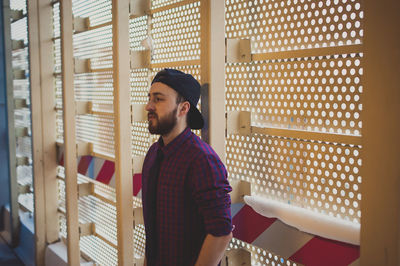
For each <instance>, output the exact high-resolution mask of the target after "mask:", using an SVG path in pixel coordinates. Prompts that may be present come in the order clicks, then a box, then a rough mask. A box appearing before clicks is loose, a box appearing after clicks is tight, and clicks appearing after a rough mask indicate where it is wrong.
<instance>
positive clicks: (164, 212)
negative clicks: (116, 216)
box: [142, 128, 232, 265]
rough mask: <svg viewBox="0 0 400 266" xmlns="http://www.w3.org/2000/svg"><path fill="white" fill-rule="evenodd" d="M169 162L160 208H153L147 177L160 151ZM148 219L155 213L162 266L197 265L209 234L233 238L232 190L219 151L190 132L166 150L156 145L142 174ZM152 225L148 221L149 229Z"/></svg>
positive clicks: (162, 171)
mask: <svg viewBox="0 0 400 266" xmlns="http://www.w3.org/2000/svg"><path fill="white" fill-rule="evenodd" d="M158 149H161V151H162V152H163V155H164V158H163V161H162V163H161V168H160V174H159V178H158V185H157V203H156V204H157V209H156V210H154V209H149V207H148V206H149V205H148V203H147V200H146V198H147V196H146V192H147V191H148V182H147V180H148V176H149V172H150V168H151V167H152V165H153V164H154V161H155V158H156V155H157V151H158ZM142 184H143V187H142V189H143V190H142V193H143V194H142V199H143V212H144V217H147V214H148V213H147V212H156V213H153V215H154V214H155V215H156V217H157V218H156V230H157V232H158V236H149V235H148V232H146V238H147V239H149V238H150V237H157V238H158V239H157V242H158V244H157V247H158V248H157V253H158V255H157V259H156V261H157V263H156V264H157V265H193V264H194V263H195V262H196V259H197V257H198V255H199V252H200V249H201V246H202V244H203V241H204V238H205V237H206V235H207V234H212V235H214V236H223V235H228V234H229V233H230V232H231V231H232V221H231V210H230V205H231V200H230V196H229V194H228V193H229V192H230V191H231V190H232V189H231V187H230V185H229V183H228V180H227V172H226V169H225V167H224V165H223V164H222V162H221V160H220V159H219V157H218V155H217V154H216V153H215V151H214V150H213V149H212V148H211V147H210V146H209V145H208V144H206V143H205V142H203V141H202V140H201V139H200V138H199V137H198V136H196V135H195V134H194V133H192V132H191V130H190V129H189V128H186V129H185V130H184V131H183V132H182V133H181V134H180V135H179V136H178V137H176V138H175V139H174V140H173V141H171V142H170V143H169V144H168V145H166V146H164V145H163V142H162V138H160V139H159V141H158V142H156V143H154V144H153V145H152V146H151V147H150V149H149V151H148V153H147V155H146V158H145V161H144V164H143V172H142ZM148 223H149V221H146V219H145V226H146V224H148Z"/></svg>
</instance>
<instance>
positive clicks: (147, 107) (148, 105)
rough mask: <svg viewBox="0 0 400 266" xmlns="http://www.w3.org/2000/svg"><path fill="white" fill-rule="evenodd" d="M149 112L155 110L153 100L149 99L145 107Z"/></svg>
mask: <svg viewBox="0 0 400 266" xmlns="http://www.w3.org/2000/svg"><path fill="white" fill-rule="evenodd" d="M145 110H146V111H147V112H149V111H152V110H154V104H153V103H152V102H151V101H148V102H147V104H146V107H145Z"/></svg>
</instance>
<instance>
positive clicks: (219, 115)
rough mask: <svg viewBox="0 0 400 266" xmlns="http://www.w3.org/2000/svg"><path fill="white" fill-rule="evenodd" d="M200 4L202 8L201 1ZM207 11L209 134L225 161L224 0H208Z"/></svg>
mask: <svg viewBox="0 0 400 266" xmlns="http://www.w3.org/2000/svg"><path fill="white" fill-rule="evenodd" d="M200 5H201V9H203V3H201V4H200ZM209 12H210V15H209V16H210V18H209V21H210V26H209V36H210V37H209V39H208V42H209V44H208V49H210V51H209V53H208V56H209V58H208V60H209V65H208V67H209V73H208V75H209V84H210V85H209V106H210V110H209V119H210V120H209V122H210V125H209V136H210V144H211V146H212V147H213V149H214V150H215V151H216V152H217V154H218V156H219V157H220V158H221V160H222V161H223V162H225V104H224V103H225V91H224V90H223V89H222V88H224V87H225V1H213V0H211V1H209ZM201 53H203V51H201ZM204 60H207V59H205V58H204Z"/></svg>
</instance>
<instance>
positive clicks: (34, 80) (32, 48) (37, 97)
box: [27, 0, 46, 265]
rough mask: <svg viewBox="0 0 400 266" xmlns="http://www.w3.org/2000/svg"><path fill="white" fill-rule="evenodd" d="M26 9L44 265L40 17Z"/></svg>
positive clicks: (38, 237)
mask: <svg viewBox="0 0 400 266" xmlns="http://www.w3.org/2000/svg"><path fill="white" fill-rule="evenodd" d="M27 5H28V35H29V36H28V37H29V38H28V39H29V61H30V62H29V66H30V69H29V73H30V75H29V76H30V87H31V115H32V159H33V191H34V206H35V211H34V216H35V257H36V258H35V261H36V264H37V265H44V252H45V247H46V228H45V225H46V222H45V194H44V173H43V159H44V158H43V144H42V117H41V105H42V101H41V93H40V50H39V17H38V15H39V14H38V1H37V0H32V1H28V2H27Z"/></svg>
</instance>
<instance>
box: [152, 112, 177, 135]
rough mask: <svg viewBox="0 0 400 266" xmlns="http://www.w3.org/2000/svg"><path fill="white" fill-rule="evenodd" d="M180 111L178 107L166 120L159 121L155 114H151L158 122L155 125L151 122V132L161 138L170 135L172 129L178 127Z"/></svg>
mask: <svg viewBox="0 0 400 266" xmlns="http://www.w3.org/2000/svg"><path fill="white" fill-rule="evenodd" d="M177 111H178V107H176V108H175V109H174V110H173V111H172V112H170V113H169V114H167V115H166V116H165V117H164V118H161V119H159V118H158V115H157V114H156V113H154V112H149V114H152V115H154V118H153V120H157V121H156V123H155V125H153V124H154V123H152V122H151V121H149V127H148V128H149V132H150V133H151V134H157V135H161V136H165V135H168V134H169V133H170V132H171V131H172V129H173V128H174V127H175V126H176V124H177V122H178V120H177V118H176V113H177Z"/></svg>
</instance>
